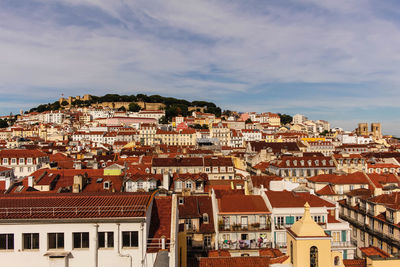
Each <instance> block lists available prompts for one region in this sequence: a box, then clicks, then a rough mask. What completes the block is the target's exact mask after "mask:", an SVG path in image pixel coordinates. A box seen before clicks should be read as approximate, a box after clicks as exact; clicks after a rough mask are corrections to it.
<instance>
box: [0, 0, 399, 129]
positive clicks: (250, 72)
mask: <svg viewBox="0 0 400 267" xmlns="http://www.w3.org/2000/svg"><path fill="white" fill-rule="evenodd" d="M0 7H1V8H0V18H2V19H1V20H0V32H1V35H0V49H1V51H2V52H3V53H2V56H1V59H2V62H3V66H4V67H3V68H2V69H1V71H0V79H1V83H0V96H1V99H2V100H0V103H1V108H0V113H1V114H4V115H6V114H9V113H10V112H13V113H16V112H18V111H19V110H20V109H23V110H28V109H30V108H32V107H34V106H36V105H38V104H41V103H48V102H53V101H55V100H57V99H58V98H59V97H60V96H61V94H64V95H78V94H82V93H83V92H84V93H90V94H94V95H102V94H106V93H114V92H115V93H119V94H133V93H135V94H136V93H146V94H160V95H163V96H174V97H179V98H185V99H188V100H206V101H213V102H215V103H216V104H217V105H219V106H221V107H222V108H223V109H231V110H238V111H256V112H262V111H271V112H281V113H287V114H291V115H294V114H296V113H301V114H305V115H306V116H308V117H310V118H312V119H325V120H328V121H330V122H331V124H332V126H338V127H342V128H345V129H346V130H353V129H354V128H355V127H357V123H358V122H364V121H366V122H374V121H379V122H382V128H383V131H384V133H386V134H394V135H397V136H399V135H400V130H399V129H398V123H399V119H398V118H397V116H396V115H397V114H399V108H398V105H397V100H398V99H399V96H400V92H399V90H398V89H397V87H398V85H399V79H398V77H399V76H398V75H397V74H398V71H397V69H398V66H399V62H398V60H397V56H396V55H397V54H398V52H399V48H398V47H399V46H398V45H397V44H398V43H399V42H400V38H399V37H398V36H400V35H399V34H398V33H399V28H398V26H399V21H398V19H397V18H396V17H397V16H396V10H398V8H397V7H398V4H396V3H395V2H394V1H385V2H384V3H380V4H379V7H378V6H376V5H374V4H373V2H372V1H354V2H351V3H349V2H347V1H335V2H334V3H325V2H322V1H301V2H300V1H289V2H285V3H284V4H282V3H277V2H274V1H268V2H265V1H250V2H246V3H245V4H243V3H240V2H233V3H232V2H226V1H218V2H211V1H201V2H200V1H185V2H184V3H182V1H171V2H168V4H166V3H165V2H163V1H151V2H149V1H135V2H130V3H118V4H116V3H112V4H108V3H107V2H106V1H104V2H103V1H96V2H92V1H73V0H69V1H67V0H65V1H52V2H47V1H18V2H15V1H3V2H2V3H0ZM50 99H52V100H53V101H49V100H50Z"/></svg>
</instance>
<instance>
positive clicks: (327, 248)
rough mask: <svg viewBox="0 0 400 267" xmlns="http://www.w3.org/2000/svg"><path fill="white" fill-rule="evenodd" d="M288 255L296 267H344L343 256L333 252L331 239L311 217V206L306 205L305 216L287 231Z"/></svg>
mask: <svg viewBox="0 0 400 267" xmlns="http://www.w3.org/2000/svg"><path fill="white" fill-rule="evenodd" d="M286 240H287V254H288V255H289V257H290V262H291V263H292V264H293V266H294V267H344V265H343V261H342V254H341V253H340V252H338V251H331V237H330V236H329V235H327V234H326V233H325V232H324V230H323V229H322V227H321V226H319V225H318V224H317V223H316V222H315V221H314V220H313V219H312V218H311V215H310V205H309V204H308V202H307V203H306V204H305V205H304V215H303V217H302V218H301V219H300V220H298V221H297V222H296V223H295V224H293V226H292V227H291V228H289V229H287V237H286Z"/></svg>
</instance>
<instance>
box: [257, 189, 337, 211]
mask: <svg viewBox="0 0 400 267" xmlns="http://www.w3.org/2000/svg"><path fill="white" fill-rule="evenodd" d="M265 193H266V195H267V197H268V199H269V202H270V203H271V205H272V207H273V208H292V207H304V204H305V203H306V202H308V204H309V205H310V206H311V207H335V204H332V203H330V202H328V201H326V200H324V199H322V198H320V197H317V196H315V195H313V194H310V193H307V192H305V193H301V192H292V191H286V190H284V191H266V192H265Z"/></svg>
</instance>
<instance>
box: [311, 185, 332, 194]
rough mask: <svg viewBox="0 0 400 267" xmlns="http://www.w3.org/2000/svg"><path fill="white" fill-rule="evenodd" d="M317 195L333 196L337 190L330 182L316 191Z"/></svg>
mask: <svg viewBox="0 0 400 267" xmlns="http://www.w3.org/2000/svg"><path fill="white" fill-rule="evenodd" d="M315 193H316V194H317V195H325V196H333V195H336V192H335V191H334V190H333V188H332V186H331V185H330V184H328V185H326V186H324V187H323V188H322V189H320V190H318V191H316V192H315Z"/></svg>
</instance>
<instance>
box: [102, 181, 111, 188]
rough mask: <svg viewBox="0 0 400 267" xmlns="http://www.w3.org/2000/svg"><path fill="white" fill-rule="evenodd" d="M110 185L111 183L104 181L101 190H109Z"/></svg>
mask: <svg viewBox="0 0 400 267" xmlns="http://www.w3.org/2000/svg"><path fill="white" fill-rule="evenodd" d="M110 185H111V183H110V182H109V181H106V182H104V183H103V188H104V189H110Z"/></svg>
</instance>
